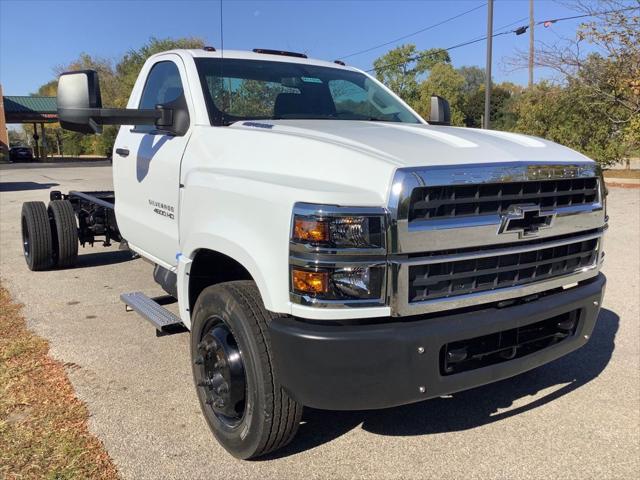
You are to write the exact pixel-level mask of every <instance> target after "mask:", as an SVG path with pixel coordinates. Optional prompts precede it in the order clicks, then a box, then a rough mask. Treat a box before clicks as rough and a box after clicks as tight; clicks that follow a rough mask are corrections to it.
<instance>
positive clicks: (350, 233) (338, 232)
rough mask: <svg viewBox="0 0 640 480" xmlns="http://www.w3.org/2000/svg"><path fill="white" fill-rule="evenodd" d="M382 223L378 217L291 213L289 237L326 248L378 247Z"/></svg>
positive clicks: (381, 236) (380, 242) (379, 245)
mask: <svg viewBox="0 0 640 480" xmlns="http://www.w3.org/2000/svg"><path fill="white" fill-rule="evenodd" d="M382 223H383V219H382V218H381V217H379V216H376V217H371V216H349V217H327V216H323V214H322V212H318V214H316V215H313V216H308V215H295V217H294V220H293V235H292V240H293V241H294V242H298V243H306V244H310V245H313V246H318V247H329V248H382V247H384V238H383V234H384V232H383V227H382Z"/></svg>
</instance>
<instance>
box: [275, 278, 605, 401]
mask: <svg viewBox="0 0 640 480" xmlns="http://www.w3.org/2000/svg"><path fill="white" fill-rule="evenodd" d="M605 282H606V279H605V277H604V275H602V274H599V275H598V276H597V277H596V278H595V279H594V280H592V281H589V282H585V283H583V284H581V285H579V286H577V287H574V288H572V289H569V290H565V291H561V292H558V293H554V294H551V295H548V296H545V297H542V298H539V299H537V300H534V301H531V302H529V303H521V304H518V305H514V306H510V307H504V308H497V307H496V306H492V307H488V308H485V309H481V310H473V311H466V312H463V313H456V314H449V315H447V314H446V312H443V315H442V316H438V317H435V318H434V317H431V318H428V319H422V320H420V319H418V320H411V321H402V320H401V319H399V320H397V321H391V320H389V321H387V320H385V321H383V322H381V323H373V324H366V325H326V324H317V323H309V322H306V321H301V320H297V319H295V318H280V319H276V320H274V321H273V322H272V323H271V326H270V333H271V342H272V347H273V355H274V363H275V368H276V371H277V372H278V377H279V382H280V383H281V384H282V385H283V387H284V388H285V389H286V390H287V392H288V393H289V394H290V395H291V396H292V397H293V398H294V399H296V400H297V401H299V402H300V403H302V404H304V405H306V406H309V407H314V408H322V409H330V410H364V409H377V408H386V407H392V406H396V405H403V404H407V403H413V402H418V401H421V400H426V399H428V398H433V397H438V396H441V395H445V394H449V393H453V392H457V391H461V390H466V389H469V388H473V387H478V386H480V385H485V384H487V383H491V382H495V381H497V380H501V379H504V378H508V377H512V376H514V375H517V374H519V373H522V372H525V371H527V370H530V369H532V368H535V367H538V366H540V365H543V364H545V363H547V362H550V361H552V360H555V359H557V358H559V357H561V356H563V355H566V354H567V353H569V352H571V351H573V350H576V349H577V348H579V347H581V346H582V345H584V344H585V343H587V341H588V339H589V337H590V336H591V333H592V331H593V328H594V326H595V323H596V319H597V317H598V312H599V310H600V305H601V303H602V296H603V294H604V288H605ZM576 310H579V314H578V317H577V318H578V322H577V326H576V327H575V331H574V333H573V334H572V335H571V336H569V337H567V338H565V339H563V340H562V341H561V342H559V343H556V344H553V345H550V346H548V347H546V348H543V349H541V350H538V351H535V352H534V353H530V354H528V355H525V356H522V357H519V358H514V359H512V360H505V361H502V362H501V363H496V364H494V365H490V366H483V367H479V368H476V369H473V370H469V371H464V372H460V373H455V374H451V375H443V374H442V369H441V362H442V359H441V355H442V354H441V350H442V347H443V346H444V345H446V344H451V343H453V342H459V341H462V340H466V339H473V338H476V337H481V336H484V335H489V334H492V333H496V332H503V331H509V330H512V329H517V328H520V327H523V326H526V325H530V324H533V323H536V322H541V321H543V320H545V319H549V318H553V317H555V316H558V315H562V314H564V313H567V312H572V311H576ZM422 350H423V353H419V351H422Z"/></svg>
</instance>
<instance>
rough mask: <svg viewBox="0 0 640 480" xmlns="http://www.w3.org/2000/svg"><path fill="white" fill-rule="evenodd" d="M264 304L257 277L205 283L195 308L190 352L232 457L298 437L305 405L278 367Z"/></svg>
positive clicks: (203, 397) (211, 419)
mask: <svg viewBox="0 0 640 480" xmlns="http://www.w3.org/2000/svg"><path fill="white" fill-rule="evenodd" d="M273 318H275V315H274V314H273V313H271V312H269V311H267V310H266V309H265V308H264V305H263V302H262V299H261V297H260V293H259V291H258V289H257V287H256V285H255V283H254V282H252V281H246V280H243V281H234V282H227V283H222V284H218V285H214V286H210V287H207V288H205V289H204V290H203V291H202V293H201V294H200V295H199V297H198V299H197V301H196V304H195V306H194V309H193V316H192V319H193V320H192V325H191V357H192V364H193V376H194V381H195V383H196V389H197V394H198V399H199V400H200V406H201V407H202V412H203V414H204V416H205V419H206V420H207V423H208V425H209V427H210V429H211V431H212V432H213V434H214V435H215V437H216V438H217V440H218V441H219V442H220V444H221V445H222V446H223V447H224V448H225V449H226V450H227V451H228V452H229V453H231V454H232V455H233V456H235V457H237V458H241V459H249V458H255V457H259V456H261V455H265V454H267V453H269V452H272V451H274V450H277V449H279V448H282V447H283V446H285V445H286V444H288V443H289V442H290V441H291V439H292V438H293V437H294V436H295V434H296V432H297V430H298V427H299V424H300V419H301V416H302V405H301V404H299V403H297V402H296V401H295V400H293V399H292V398H291V397H289V395H287V393H286V392H285V391H284V389H283V388H282V386H281V385H280V383H279V381H278V372H277V371H275V369H274V368H273V361H272V352H271V342H270V338H269V331H268V325H269V323H270V322H271V320H273Z"/></svg>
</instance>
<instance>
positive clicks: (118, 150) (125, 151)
mask: <svg viewBox="0 0 640 480" xmlns="http://www.w3.org/2000/svg"><path fill="white" fill-rule="evenodd" d="M116 153H117V154H118V155H120V156H121V157H128V156H129V149H128V148H116Z"/></svg>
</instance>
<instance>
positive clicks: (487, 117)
mask: <svg viewBox="0 0 640 480" xmlns="http://www.w3.org/2000/svg"><path fill="white" fill-rule="evenodd" d="M492 40H493V0H489V1H488V2H487V66H486V68H485V75H486V79H485V88H484V124H483V127H484V128H486V129H487V130H488V129H489V128H491V48H492V46H493V42H492Z"/></svg>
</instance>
